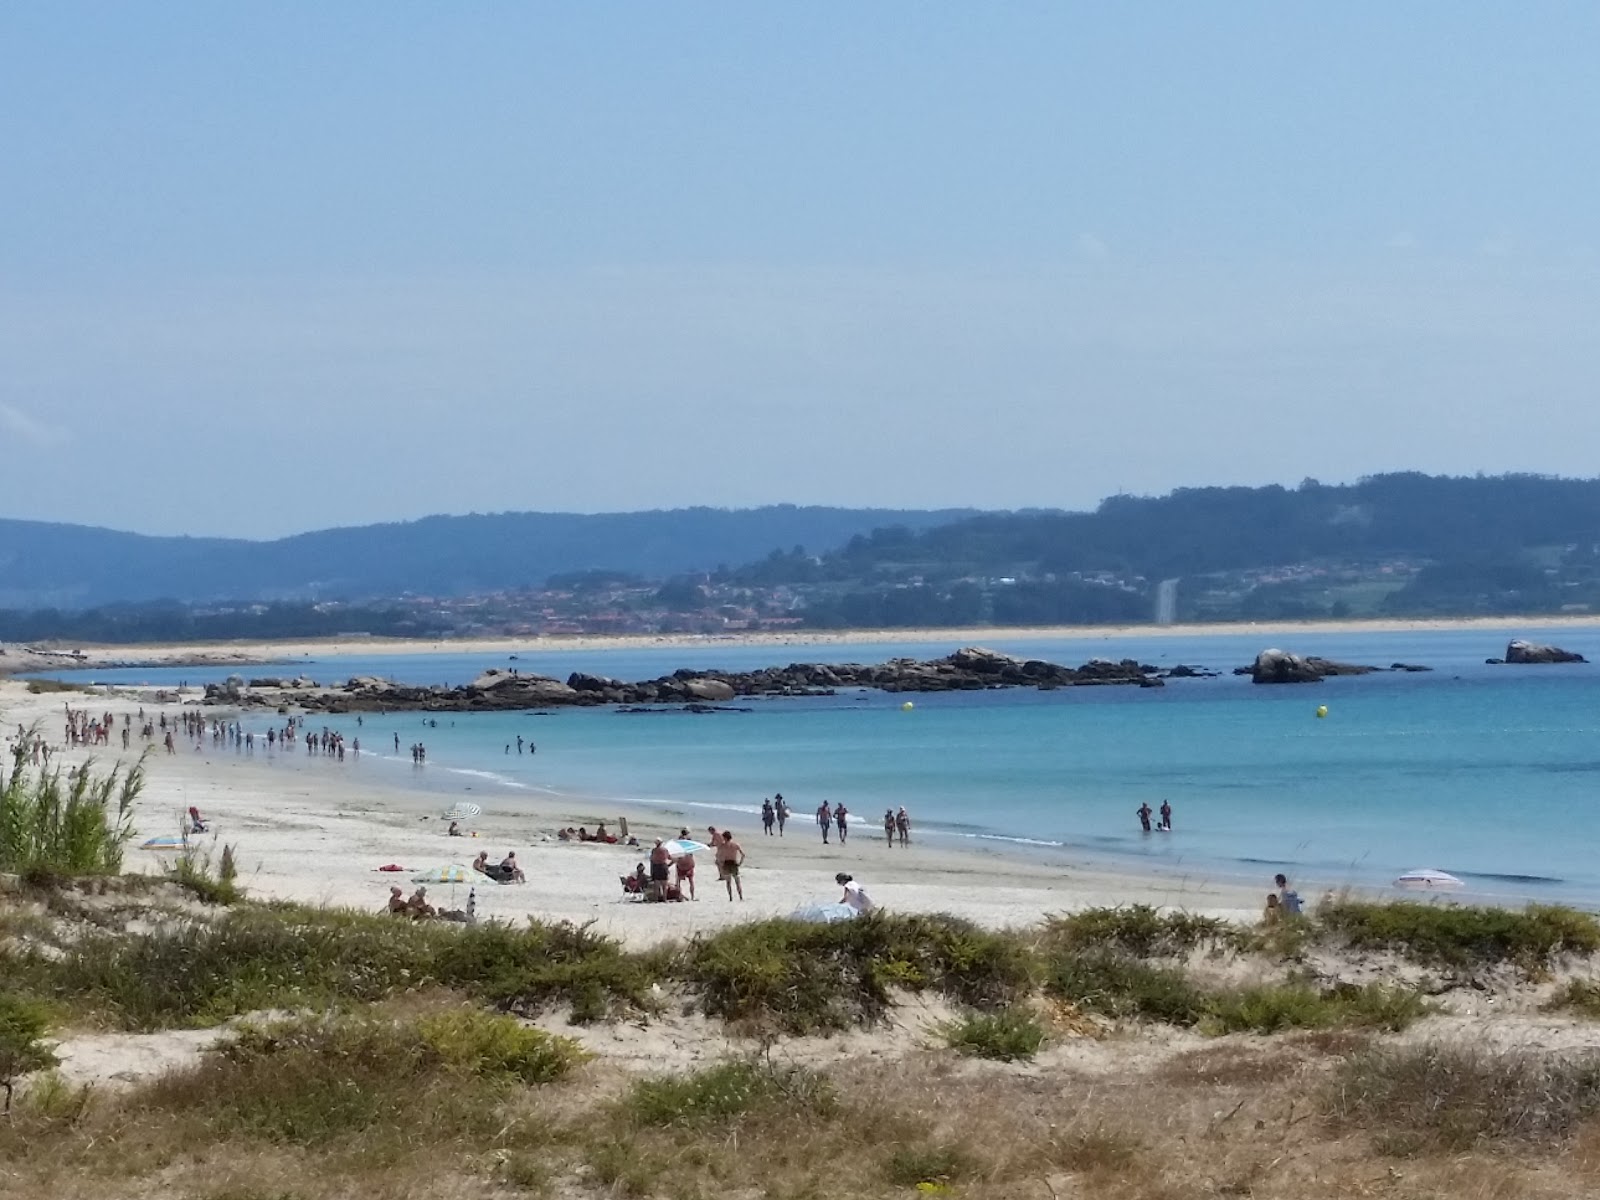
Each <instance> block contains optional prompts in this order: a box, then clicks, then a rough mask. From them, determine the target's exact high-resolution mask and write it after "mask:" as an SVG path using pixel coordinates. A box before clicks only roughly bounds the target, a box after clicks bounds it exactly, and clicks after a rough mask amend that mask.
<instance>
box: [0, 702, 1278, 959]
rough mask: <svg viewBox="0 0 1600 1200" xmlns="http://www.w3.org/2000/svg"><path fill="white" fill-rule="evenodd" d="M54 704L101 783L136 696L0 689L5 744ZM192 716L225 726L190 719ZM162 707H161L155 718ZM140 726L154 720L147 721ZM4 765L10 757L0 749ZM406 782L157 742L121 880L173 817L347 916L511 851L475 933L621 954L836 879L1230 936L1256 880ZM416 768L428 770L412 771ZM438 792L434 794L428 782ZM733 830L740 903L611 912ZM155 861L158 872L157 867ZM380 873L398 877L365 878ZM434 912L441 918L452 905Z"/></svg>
mask: <svg viewBox="0 0 1600 1200" xmlns="http://www.w3.org/2000/svg"><path fill="white" fill-rule="evenodd" d="M63 701H66V702H67V703H70V704H71V705H72V706H73V707H74V708H79V707H83V708H86V709H89V710H90V711H92V712H93V713H95V714H99V713H103V712H111V713H114V714H116V715H117V726H116V727H117V730H118V735H117V737H115V738H114V742H115V743H116V744H115V746H113V747H98V748H89V749H85V748H78V749H74V750H66V749H62V750H59V751H57V753H56V754H54V755H53V756H52V760H51V766H52V767H55V766H60V767H62V768H64V769H70V768H71V767H74V766H77V765H79V764H81V763H82V762H84V761H86V760H93V761H94V762H95V763H96V765H97V767H98V768H99V769H102V770H104V769H108V768H110V767H111V766H113V765H117V764H120V765H122V766H123V767H127V766H130V765H132V764H133V763H134V762H136V761H138V759H139V754H140V752H141V750H142V749H143V746H144V744H143V742H142V739H140V738H139V737H138V736H137V728H135V730H134V734H135V736H134V737H133V745H132V748H131V750H130V751H128V752H121V751H120V730H121V728H122V723H121V717H122V714H123V713H126V712H132V711H134V710H136V709H137V708H138V707H139V701H138V699H137V698H134V697H130V696H127V695H126V694H123V695H116V694H100V693H96V694H94V695H93V696H88V695H82V694H78V695H72V696H70V697H68V696H64V695H62V694H44V695H32V694H29V693H28V692H27V691H26V688H25V686H24V685H23V684H21V683H20V682H18V681H0V721H3V722H4V723H5V724H4V726H3V729H4V732H5V734H6V740H7V741H8V742H9V741H10V740H11V738H12V737H14V734H15V730H16V727H17V726H18V725H19V724H21V725H23V726H25V727H26V726H31V725H33V724H34V723H35V722H37V723H38V725H39V728H40V731H41V732H42V733H43V734H45V736H46V737H47V740H50V741H52V742H56V741H57V740H58V739H59V737H60V720H61V714H62V704H63ZM186 708H187V710H188V711H196V710H199V711H202V712H203V713H204V715H205V716H206V717H207V718H208V719H209V718H211V717H223V716H225V715H231V714H227V713H225V712H224V710H220V709H213V708H206V709H203V710H200V709H199V706H198V705H194V704H191V705H188V706H186ZM177 711H178V706H177V705H167V706H165V712H166V714H167V716H168V718H169V720H170V719H172V717H173V716H174V715H175V713H176V712H177ZM152 715H153V713H152ZM6 749H7V750H8V749H9V747H6ZM391 766H393V767H396V768H399V769H401V770H404V769H406V768H405V764H404V762H403V761H402V760H398V759H394V758H392V757H391V756H389V755H380V754H375V753H373V752H372V751H370V750H369V751H367V753H366V754H364V755H361V756H350V757H348V758H347V759H346V761H344V762H338V761H336V760H334V759H330V758H325V757H324V756H322V755H320V754H318V755H307V754H305V753H303V752H300V751H299V750H294V751H290V752H288V753H283V752H281V751H278V752H274V754H272V755H270V756H269V755H267V754H266V753H265V751H264V750H263V749H261V748H258V749H257V751H256V753H255V754H254V755H253V756H251V755H245V754H243V753H242V752H239V751H236V750H235V749H234V748H233V747H231V746H222V745H215V744H213V743H212V741H211V738H210V737H209V735H208V736H207V737H206V738H205V739H204V740H203V743H202V744H201V746H200V747H199V749H196V747H195V745H194V743H193V742H189V741H186V740H185V739H182V738H180V739H179V740H178V742H177V751H176V753H174V754H168V753H166V752H165V751H164V750H163V749H162V747H161V744H160V740H159V738H158V739H157V740H156V742H155V743H153V745H152V750H151V752H150V753H149V755H148V757H147V758H146V759H145V770H146V784H145V789H144V791H143V793H142V795H141V796H140V799H139V801H138V802H137V804H136V805H135V809H134V827H135V829H136V836H135V838H134V839H133V840H132V841H131V842H130V843H129V846H128V849H127V852H126V854H125V858H124V866H123V869H124V871H130V872H144V873H149V872H159V871H160V870H162V869H163V856H162V855H161V854H160V853H159V852H151V851H148V850H144V849H141V848H139V843H140V842H142V841H143V840H144V839H146V838H148V837H151V836H155V835H161V834H174V833H177V832H179V821H180V818H181V814H183V813H184V812H186V811H187V809H188V808H189V806H191V805H193V806H195V807H198V808H199V809H200V811H201V813H202V814H203V815H204V816H205V817H206V819H207V821H208V823H209V824H210V829H211V832H210V833H208V834H206V835H203V836H202V837H201V838H200V839H199V840H198V842H197V845H198V846H199V847H200V850H201V852H202V853H207V854H210V855H211V856H212V859H213V861H215V858H216V856H218V855H220V853H221V849H222V846H223V845H224V844H227V845H231V846H233V848H234V853H235V856H236V859H237V861H238V863H239V884H240V886H241V887H243V888H244V889H245V891H246V892H247V894H249V895H251V896H253V897H254V898H257V899H284V900H293V901H299V902H303V903H311V904H331V905H336V906H343V907H351V908H357V909H369V910H377V909H379V908H381V907H382V905H383V903H384V901H385V899H386V897H387V894H388V885H389V884H390V883H398V884H400V885H401V886H402V887H403V888H404V889H405V890H406V891H407V892H409V891H410V890H411V889H412V888H413V887H414V886H415V884H414V883H412V882H411V875H412V874H413V873H414V872H416V871H419V870H423V869H426V868H429V867H434V866H440V865H447V864H453V863H459V864H461V865H465V864H467V863H468V862H470V860H471V859H472V858H473V857H474V855H475V854H476V853H477V852H478V851H479V850H487V851H488V852H489V853H490V856H491V858H492V859H493V860H495V861H498V860H499V858H500V857H501V856H502V855H503V854H504V853H505V852H506V851H507V850H515V851H516V854H517V859H518V861H519V863H521V864H522V866H523V869H524V870H525V871H526V872H527V874H528V883H526V884H523V885H497V884H494V883H492V882H490V881H488V880H487V879H484V880H483V881H482V883H481V885H479V886H477V888H476V894H477V902H478V911H479V913H480V915H481V916H482V917H484V918H486V919H487V918H499V919H503V920H514V921H520V920H522V919H523V918H524V917H534V918H537V919H540V920H554V921H560V920H567V921H573V922H576V923H579V924H583V923H587V922H593V923H594V924H595V926H596V928H597V929H598V930H599V931H601V932H604V933H606V934H609V935H611V936H613V937H617V938H619V939H621V940H622V941H624V942H625V943H627V944H630V945H649V944H653V943H655V942H658V941H662V940H667V939H684V938H689V937H693V936H694V935H695V934H697V933H701V932H706V931H710V930H714V929H718V928H722V927H724V926H727V925H729V924H735V923H739V922H742V921H748V920H756V919H762V918H770V917H778V916H786V915H788V914H789V913H791V912H794V911H795V910H796V909H798V908H801V907H804V906H806V905H809V904H815V903H832V902H834V901H836V900H837V899H838V893H839V888H838V887H837V885H836V884H835V883H834V880H833V876H834V874H835V873H836V872H838V871H845V872H848V873H851V874H853V875H855V876H856V877H857V878H858V879H859V880H861V881H862V882H863V883H864V884H866V885H867V886H868V888H869V889H870V892H871V895H872V897H873V899H874V900H875V901H876V902H877V903H878V904H879V905H881V906H883V907H885V908H888V909H892V910H895V911H901V912H927V913H933V912H945V913H951V914H954V915H957V916H961V917H965V918H967V919H970V920H972V921H974V922H976V923H978V924H980V925H983V926H987V927H992V928H1026V927H1029V926H1033V925H1036V924H1038V922H1039V921H1040V920H1042V919H1043V918H1044V917H1046V916H1047V915H1049V914H1050V913H1054V912H1064V911H1069V910H1074V909H1080V908H1086V907H1112V906H1116V905H1127V904H1137V903H1144V904H1154V905H1160V906H1170V907H1179V908H1184V909H1187V910H1190V911H1194V912H1199V913H1205V914H1207V915H1211V916H1218V917H1224V918H1226V919H1229V920H1235V921H1246V922H1250V921H1254V920H1256V919H1257V918H1258V917H1259V909H1260V899H1261V896H1262V895H1264V894H1265V892H1266V890H1267V883H1268V882H1269V881H1270V880H1262V881H1261V882H1259V883H1257V884H1253V885H1252V884H1247V883H1245V882H1244V881H1241V880H1237V879H1232V878H1225V877H1222V876H1220V875H1219V874H1218V873H1206V872H1185V873H1173V874H1167V873H1164V872H1161V871H1158V870H1152V869H1149V868H1143V869H1136V868H1112V867H1107V866H1103V865H1098V864H1094V863H1093V862H1092V861H1083V859H1084V858H1085V857H1086V856H1083V855H1080V854H1079V853H1078V852H1077V851H1076V850H1075V848H1071V847H1066V848H1063V849H1062V850H1061V851H1060V852H1059V853H1060V854H1061V855H1062V856H1063V857H1067V856H1071V859H1072V860H1078V861H1071V860H1069V861H1067V862H1052V861H1048V860H1047V858H1046V856H1044V855H1040V854H1035V853H1031V852H1030V849H1031V848H1029V847H1021V846H1017V847H1011V846H1001V845H991V844H984V845H951V844H949V843H950V841H952V840H954V839H946V838H939V837H919V836H918V833H917V830H916V827H915V826H913V835H912V836H913V839H914V840H913V843H912V845H911V846H910V847H908V848H899V847H896V848H893V849H888V848H885V846H884V844H883V841H882V838H881V836H875V835H874V834H875V831H874V830H873V829H872V828H871V826H870V825H869V824H863V825H859V826H856V827H853V828H854V832H856V833H857V837H856V838H854V839H852V840H851V841H850V842H848V843H847V844H846V845H844V846H840V845H838V844H837V842H834V843H832V844H824V843H822V842H821V841H820V840H818V839H817V837H816V831H815V827H814V825H813V823H812V821H811V818H810V816H809V814H801V813H796V814H795V815H794V816H793V817H792V818H791V821H790V829H789V833H788V836H787V837H783V838H778V837H771V838H769V837H767V836H765V835H764V834H763V833H762V830H761V826H760V822H759V820H758V819H750V820H745V819H743V818H744V816H745V814H740V815H739V819H733V820H730V819H728V818H729V817H731V816H732V815H733V814H732V813H731V812H730V813H729V814H727V816H724V815H722V814H721V813H720V812H719V811H718V810H715V809H700V808H696V807H693V806H687V807H680V808H675V807H673V806H672V805H670V804H667V803H662V804H660V805H657V804H654V803H651V802H648V801H642V800H635V801H631V802H630V801H626V800H616V799H607V798H603V797H589V796H574V795H570V794H551V793H545V792H541V791H536V790H524V789H504V790H502V789H501V788H500V787H498V786H493V785H492V781H488V780H484V781H481V782H480V783H474V784H472V785H467V784H465V783H463V784H462V786H460V787H448V786H432V785H424V786H416V785H412V784H408V783H406V782H403V781H402V780H401V779H399V778H397V777H396V775H395V773H394V772H393V771H391V770H389V769H388V768H390V767H391ZM423 770H427V768H423ZM440 782H441V783H442V782H443V781H440ZM468 799H470V800H471V801H472V802H475V803H477V804H480V805H481V806H482V809H483V813H482V816H481V817H479V818H476V819H474V820H473V821H471V822H467V823H465V824H467V826H468V828H469V830H470V832H471V833H472V836H467V837H462V838H459V839H457V838H448V837H446V836H445V826H446V824H447V822H446V821H445V820H443V819H442V816H441V814H443V813H444V812H445V811H446V809H447V808H448V807H450V806H451V805H452V804H453V803H455V802H457V801H462V800H468ZM597 817H603V818H604V819H605V820H606V821H607V823H608V825H611V827H612V829H613V831H615V828H616V826H615V825H614V824H613V822H615V821H616V820H617V818H619V817H622V818H626V820H627V821H628V824H629V827H630V831H631V832H632V833H633V834H634V835H635V836H637V837H638V838H639V839H640V843H641V844H640V846H638V847H629V846H625V845H604V844H595V843H571V842H561V841H559V840H557V839H556V838H555V836H554V834H555V831H556V830H557V829H559V828H562V827H565V826H567V825H578V824H587V825H592V824H593V822H594V820H595V819H596V818H597ZM712 822H715V824H716V825H717V826H718V828H724V827H731V828H733V829H734V831H735V836H736V837H737V839H738V840H739V841H740V843H741V844H742V845H743V846H744V848H745V851H746V853H747V855H748V856H749V859H748V863H747V866H746V869H745V871H744V873H743V881H744V885H745V892H746V896H747V899H746V900H745V901H744V902H742V903H740V902H732V903H730V902H729V900H728V899H727V897H726V895H725V889H724V888H723V886H722V885H721V884H720V883H719V882H718V881H717V879H716V872H715V868H714V866H713V865H712V864H711V862H710V860H709V857H708V856H707V855H704V854H702V855H699V856H697V857H698V859H699V860H701V861H699V862H698V864H697V885H698V889H699V900H698V902H685V903H681V904H637V903H633V902H630V901H628V900H627V899H626V898H624V896H623V894H622V891H621V885H620V882H619V877H620V876H622V875H626V874H628V873H630V872H631V871H632V870H633V868H634V866H635V864H636V863H637V862H638V861H640V860H641V859H645V858H647V856H648V853H649V847H650V845H651V844H652V840H653V839H654V838H656V837H661V838H669V837H673V836H676V834H677V831H678V829H679V827H680V826H686V827H688V828H689V829H690V830H691V835H692V836H693V835H697V834H698V835H699V836H700V837H701V838H702V839H703V837H704V832H703V826H704V825H705V824H709V823H712ZM171 857H172V856H171V855H170V854H168V855H167V856H166V858H167V859H168V860H170V858H171ZM387 863H398V864H400V865H402V866H404V867H406V868H407V870H406V871H405V872H402V873H384V872H379V871H377V869H376V868H378V867H379V866H382V865H384V864H387ZM429 891H430V894H432V895H433V896H434V897H435V898H436V899H443V900H444V901H445V903H446V904H447V905H449V906H452V907H455V906H460V905H463V904H465V902H466V895H467V892H466V887H465V885H463V886H462V887H460V888H457V889H454V893H455V894H454V895H453V897H452V889H450V888H449V887H448V886H444V887H438V888H433V887H430V889H429ZM452 899H453V901H454V903H452Z"/></svg>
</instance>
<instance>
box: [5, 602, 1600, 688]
mask: <svg viewBox="0 0 1600 1200" xmlns="http://www.w3.org/2000/svg"><path fill="white" fill-rule="evenodd" d="M1531 628H1538V629H1594V628H1600V614H1582V615H1576V614H1567V615H1562V616H1549V615H1544V616H1528V617H1457V618H1449V619H1426V620H1422V619H1417V620H1370V621H1298V622H1296V621H1281V622H1259V623H1258V622H1253V621H1252V622H1230V623H1225V624H1206V625H1195V624H1190V625H1041V626H1028V627H1023V626H1017V627H1010V626H1007V627H995V626H977V627H972V628H965V629H849V630H839V631H827V630H806V631H786V632H782V633H770V632H769V633H728V634H688V633H671V634H629V635H606V636H600V635H594V636H558V637H520V638H509V637H495V638H450V639H435V640H427V639H398V638H365V637H350V638H325V639H312V640H303V641H283V642H203V643H194V642H191V643H175V644H171V645H138V646H94V645H88V644H82V645H79V644H66V643H52V644H50V645H47V646H46V645H41V646H39V647H36V648H30V647H24V646H19V645H15V644H12V645H7V646H0V675H7V674H22V673H32V672H38V671H47V670H50V669H52V668H56V669H69V668H81V667H97V666H98V667H109V666H189V665H204V664H213V665H227V664H230V663H237V664H239V665H240V666H247V665H251V664H265V663H292V662H293V661H294V660H296V659H303V658H312V659H317V660H327V659H330V658H339V657H342V656H348V655H364V656H371V655H391V654H392V655H424V654H517V655H522V654H532V655H537V654H540V653H545V652H549V653H561V652H565V653H570V652H573V651H591V650H594V651H600V650H624V649H643V648H660V647H669V648H670V647H679V648H682V649H683V650H684V651H685V652H686V653H687V654H689V655H691V656H692V653H693V651H694V650H696V649H698V648H702V647H707V646H729V645H736V646H772V647H774V648H781V647H785V646H839V647H848V646H861V645H883V644H901V645H904V644H911V643H927V642H937V643H947V644H948V645H949V646H950V647H952V648H955V647H958V646H969V645H987V644H989V643H992V642H1008V641H1020V640H1030V641H1032V640H1039V639H1044V638H1073V639H1084V640H1091V641H1092V640H1106V641H1109V640H1112V639H1117V638H1132V637H1140V638H1146V637H1149V638H1155V637H1161V638H1167V637H1172V638H1180V637H1190V638H1192V637H1206V636H1213V637H1228V636H1233V637H1238V636H1252V635H1253V636H1259V637H1261V638H1263V639H1264V640H1263V642H1262V645H1263V647H1265V646H1267V645H1269V644H1271V643H1272V642H1273V641H1274V640H1279V641H1284V642H1292V641H1293V640H1294V639H1296V638H1300V637H1305V636H1314V635H1318V634H1336V633H1363V632H1365V633H1411V632H1424V631H1428V630H1452V629H1455V630H1475V629H1481V630H1485V631H1489V630H1498V631H1502V632H1505V633H1506V634H1508V635H1516V634H1518V633H1520V632H1521V631H1524V630H1527V629H1531ZM33 650H37V651H42V653H41V652H31V651H33ZM74 655H75V656H76V658H75V659H74V658H73V657H69V656H74ZM685 665H690V664H689V663H688V662H687V661H686V663H685Z"/></svg>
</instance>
